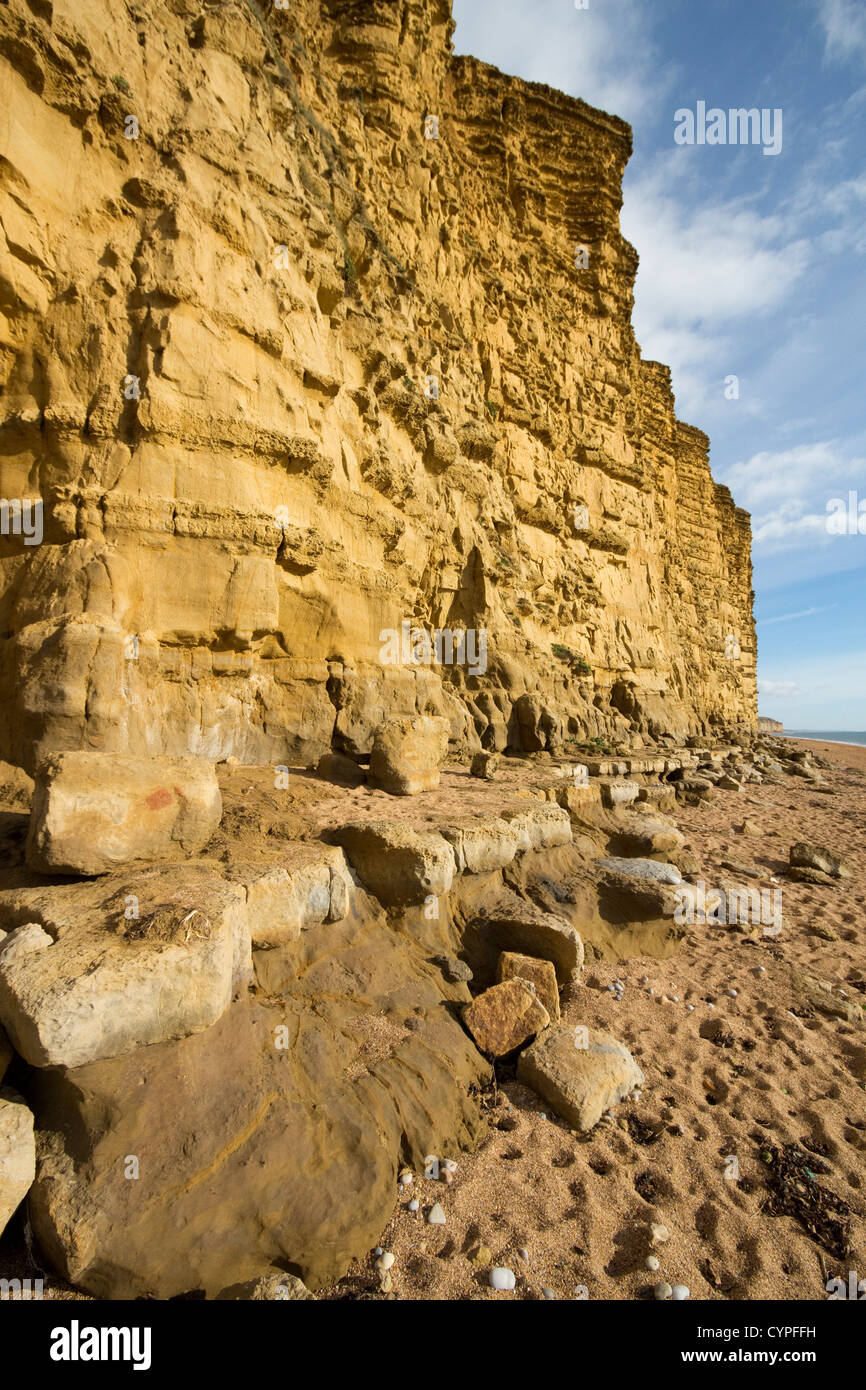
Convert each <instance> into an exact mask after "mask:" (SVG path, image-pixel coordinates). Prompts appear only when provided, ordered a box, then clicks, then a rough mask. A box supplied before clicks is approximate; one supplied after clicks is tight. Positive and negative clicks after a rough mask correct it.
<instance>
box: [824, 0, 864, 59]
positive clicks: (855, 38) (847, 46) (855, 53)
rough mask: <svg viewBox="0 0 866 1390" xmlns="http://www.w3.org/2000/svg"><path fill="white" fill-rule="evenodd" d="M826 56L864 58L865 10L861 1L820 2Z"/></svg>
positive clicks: (837, 0)
mask: <svg viewBox="0 0 866 1390" xmlns="http://www.w3.org/2000/svg"><path fill="white" fill-rule="evenodd" d="M819 18H820V20H821V24H822V25H823V28H824V34H825V41H826V50H827V56H828V57H830V58H837V59H838V58H844V59H848V58H858V57H859V58H866V9H864V7H863V2H862V0H821V9H820V12H819Z"/></svg>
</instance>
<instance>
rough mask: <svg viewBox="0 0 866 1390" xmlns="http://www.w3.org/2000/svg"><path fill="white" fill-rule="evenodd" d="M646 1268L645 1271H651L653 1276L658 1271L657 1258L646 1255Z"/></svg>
mask: <svg viewBox="0 0 866 1390" xmlns="http://www.w3.org/2000/svg"><path fill="white" fill-rule="evenodd" d="M646 1267H647V1269H649V1270H651V1271H652V1273H653V1274H655V1273H656V1271H657V1270H658V1269H659V1261H658V1257H657V1256H655V1255H647V1257H646Z"/></svg>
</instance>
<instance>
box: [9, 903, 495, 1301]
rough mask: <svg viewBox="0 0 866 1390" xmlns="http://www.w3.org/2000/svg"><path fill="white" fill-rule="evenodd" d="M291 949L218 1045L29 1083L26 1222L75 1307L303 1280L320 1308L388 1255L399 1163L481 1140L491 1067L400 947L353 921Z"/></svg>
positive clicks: (149, 1053)
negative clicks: (33, 1142) (282, 1274)
mask: <svg viewBox="0 0 866 1390" xmlns="http://www.w3.org/2000/svg"><path fill="white" fill-rule="evenodd" d="M291 949H292V950H294V951H295V953H296V958H297V965H298V969H297V971H296V974H295V978H294V979H293V981H292V983H291V984H290V985H289V986H287V987H286V989H285V990H284V991H283V993H282V994H281V995H279V996H268V997H264V996H259V997H249V998H247V999H244V1000H240V1001H238V1002H236V1003H235V1004H233V1005H232V1006H231V1008H230V1009H228V1010H227V1012H226V1013H225V1014H223V1016H222V1017H221V1018H220V1019H219V1020H218V1021H217V1022H216V1023H215V1024H214V1026H213V1027H212V1028H210V1029H208V1030H207V1031H206V1032H203V1033H198V1034H195V1035H193V1036H190V1037H187V1038H184V1039H181V1040H179V1041H177V1042H165V1043H160V1044H157V1045H156V1046H153V1047H148V1048H140V1049H138V1050H136V1051H135V1052H132V1053H130V1054H128V1055H126V1056H123V1057H117V1058H114V1059H112V1060H110V1061H102V1062H95V1063H92V1064H89V1065H84V1066H79V1067H77V1068H75V1070H74V1071H67V1070H63V1069H52V1070H44V1071H38V1072H35V1073H33V1077H32V1094H31V1096H30V1103H31V1105H32V1106H33V1108H34V1109H35V1112H36V1115H37V1130H38V1134H39V1156H38V1163H37V1177H36V1182H35V1185H34V1188H33V1192H32V1197H31V1203H30V1212H31V1219H32V1221H33V1226H34V1231H35V1234H36V1237H37V1239H38V1241H39V1243H40V1246H41V1249H42V1250H43V1252H44V1253H45V1255H46V1257H47V1258H48V1260H49V1261H50V1262H51V1263H52V1265H53V1266H54V1267H55V1268H56V1269H57V1270H58V1272H59V1273H61V1274H62V1275H63V1277H65V1278H68V1279H70V1280H71V1281H72V1282H73V1283H75V1284H76V1285H77V1286H78V1287H81V1288H83V1289H85V1290H87V1291H89V1292H91V1293H93V1294H95V1295H96V1296H97V1297H106V1298H135V1297H141V1296H154V1297H158V1298H170V1297H173V1296H174V1295H176V1294H182V1293H188V1292H193V1291H195V1290H204V1291H205V1293H206V1294H207V1296H208V1297H211V1298H213V1297H216V1296H217V1295H218V1294H219V1293H221V1292H222V1291H223V1290H226V1289H227V1288H229V1286H231V1285H233V1284H238V1283H245V1282H247V1281H248V1280H254V1279H257V1278H259V1277H260V1276H261V1273H262V1270H263V1269H268V1268H274V1267H277V1268H279V1267H285V1266H289V1267H291V1268H293V1269H296V1270H297V1272H298V1274H299V1276H300V1277H301V1278H302V1279H303V1281H304V1283H305V1284H306V1285H307V1286H308V1288H310V1289H311V1290H313V1291H315V1290H316V1289H318V1288H320V1287H321V1286H322V1284H325V1283H329V1282H331V1281H332V1280H334V1279H337V1278H340V1277H341V1276H342V1275H343V1274H344V1273H345V1272H346V1270H347V1268H348V1266H349V1263H350V1261H351V1260H352V1259H357V1258H363V1256H364V1255H365V1254H366V1252H367V1251H368V1250H369V1249H370V1248H371V1247H372V1246H373V1245H375V1243H376V1241H377V1239H378V1238H379V1236H380V1235H381V1232H382V1230H383V1229H384V1227H385V1225H386V1224H387V1222H388V1221H389V1220H390V1219H391V1216H392V1214H393V1209H394V1190H395V1188H394V1183H395V1177H396V1174H397V1172H398V1169H399V1167H400V1165H401V1163H409V1165H410V1166H411V1167H413V1168H415V1169H416V1170H423V1166H424V1160H425V1157H426V1155H427V1154H430V1153H436V1154H443V1153H444V1154H449V1153H455V1154H457V1153H459V1152H460V1151H461V1150H462V1149H466V1148H471V1147H474V1145H475V1144H476V1143H477V1141H478V1140H479V1139H480V1138H481V1136H482V1135H483V1133H484V1132H485V1126H484V1123H483V1121H482V1119H481V1117H480V1115H479V1113H478V1110H477V1106H476V1103H475V1101H473V1100H472V1098H471V1096H470V1090H471V1088H473V1087H475V1086H478V1085H480V1084H482V1083H483V1082H484V1081H485V1080H486V1079H487V1078H488V1076H489V1067H488V1065H487V1064H486V1063H485V1062H484V1061H483V1059H482V1057H481V1055H480V1053H479V1052H478V1050H477V1048H476V1047H475V1046H474V1044H473V1043H472V1040H471V1038H470V1037H469V1036H468V1034H467V1033H466V1032H465V1030H464V1029H463V1027H462V1026H461V1024H460V1022H459V1020H458V1019H457V1018H455V1017H453V1016H452V1014H451V1013H450V1012H449V1010H448V1009H447V1008H444V1007H443V993H442V990H441V982H440V977H439V976H438V975H436V974H435V973H434V972H431V970H430V967H429V965H428V964H427V961H426V956H425V952H423V951H421V950H420V949H419V948H418V947H417V946H416V945H415V944H414V943H413V942H412V940H411V939H410V938H409V937H408V936H407V935H406V934H404V933H403V934H401V933H396V932H394V931H393V929H392V928H391V927H390V926H389V925H388V924H386V923H385V922H384V921H383V920H378V919H369V918H368V919H365V920H363V921H361V922H352V921H349V920H347V921H345V922H336V923H325V924H323V925H322V926H321V927H319V928H318V929H317V930H316V931H314V932H305V933H303V935H302V936H301V938H300V939H299V940H298V942H296V943H295V944H294V946H293V947H292V948H291ZM266 954H273V953H266ZM409 1001H411V1005H410V1003H409ZM409 1018H411V1020H412V1028H411V1029H409V1028H407V1027H406V1026H405V1025H406V1021H407V1019H409ZM130 1154H132V1155H136V1156H137V1158H138V1160H139V1172H140V1175H141V1176H140V1180H139V1181H138V1182H134V1181H129V1180H128V1179H127V1178H126V1177H125V1175H124V1158H125V1156H126V1155H130Z"/></svg>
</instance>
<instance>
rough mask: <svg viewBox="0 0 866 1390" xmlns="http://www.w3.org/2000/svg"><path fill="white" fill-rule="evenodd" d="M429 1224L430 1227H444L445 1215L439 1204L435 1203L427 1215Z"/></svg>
mask: <svg viewBox="0 0 866 1390" xmlns="http://www.w3.org/2000/svg"><path fill="white" fill-rule="evenodd" d="M427 1224H428V1225H429V1226H444V1225H445V1213H444V1211H443V1210H442V1207H441V1205H440V1203H439V1202H434V1203H433V1205H432V1207H431V1208H430V1211H429V1212H428V1214H427Z"/></svg>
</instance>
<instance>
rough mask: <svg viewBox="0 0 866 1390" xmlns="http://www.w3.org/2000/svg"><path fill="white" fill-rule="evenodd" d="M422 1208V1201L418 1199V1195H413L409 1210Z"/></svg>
mask: <svg viewBox="0 0 866 1390" xmlns="http://www.w3.org/2000/svg"><path fill="white" fill-rule="evenodd" d="M420 1209H421V1203H420V1202H419V1201H418V1198H417V1197H413V1198H412V1200H411V1202H410V1203H409V1210H410V1211H420Z"/></svg>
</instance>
